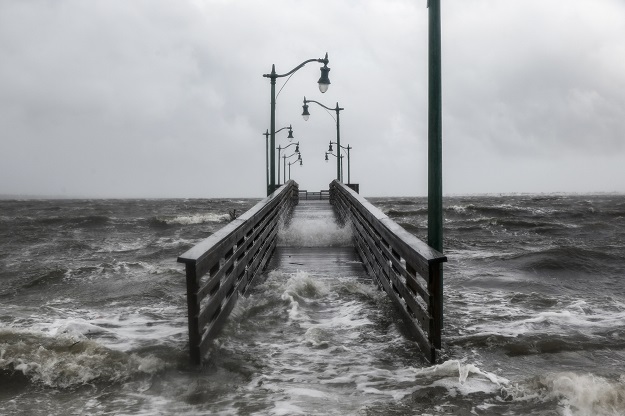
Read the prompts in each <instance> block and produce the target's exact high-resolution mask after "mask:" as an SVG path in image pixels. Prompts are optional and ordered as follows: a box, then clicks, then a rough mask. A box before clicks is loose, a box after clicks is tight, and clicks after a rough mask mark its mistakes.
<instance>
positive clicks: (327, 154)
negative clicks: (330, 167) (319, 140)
mask: <svg viewBox="0 0 625 416" xmlns="http://www.w3.org/2000/svg"><path fill="white" fill-rule="evenodd" d="M327 161H328V153H326V162H327Z"/></svg>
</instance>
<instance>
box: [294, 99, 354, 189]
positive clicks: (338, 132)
mask: <svg viewBox="0 0 625 416" xmlns="http://www.w3.org/2000/svg"><path fill="white" fill-rule="evenodd" d="M307 103H315V104H318V105H320V106H321V107H323V108H325V109H326V110H334V111H335V112H336V119H335V121H336V143H338V145H339V146H340V145H341V120H340V111H342V110H344V108H341V107H339V103H336V107H335V108H330V107H326V106H325V105H323V104H321V103H320V102H318V101H315V100H307V99H306V97H304V105H303V109H304V111H303V112H302V117H304V120H306V121H308V117H310V113H309V112H308V104H307ZM330 115H332V114H330ZM336 153H337V155H338V156H339V157H340V155H341V148H340V147H338V148H337V149H336ZM336 179H337V180H339V181H340V180H341V162H340V159H339V158H338V157H337V159H336Z"/></svg>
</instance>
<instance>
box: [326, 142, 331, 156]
mask: <svg viewBox="0 0 625 416" xmlns="http://www.w3.org/2000/svg"><path fill="white" fill-rule="evenodd" d="M331 151H332V142H330V147H328V152H331ZM326 160H327V157H326Z"/></svg>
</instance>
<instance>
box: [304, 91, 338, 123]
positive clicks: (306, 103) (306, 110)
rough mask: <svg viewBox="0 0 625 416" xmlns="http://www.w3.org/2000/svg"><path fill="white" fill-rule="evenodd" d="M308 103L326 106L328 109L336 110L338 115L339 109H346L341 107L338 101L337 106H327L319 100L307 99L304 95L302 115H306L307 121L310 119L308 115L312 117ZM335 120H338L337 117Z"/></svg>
mask: <svg viewBox="0 0 625 416" xmlns="http://www.w3.org/2000/svg"><path fill="white" fill-rule="evenodd" d="M308 103H315V104H317V105H319V106H321V107H323V108H325V109H326V110H332V111H336V114H337V115H338V113H339V111H341V110H345V109H344V108H342V107H339V103H336V107H335V108H330V107H327V106H325V105H323V104H321V103H320V102H319V101H315V100H307V99H306V97H304V105H303V106H302V108H303V111H302V117H304V120H306V121H308V117H310V113H309V112H308ZM335 121H336V119H335Z"/></svg>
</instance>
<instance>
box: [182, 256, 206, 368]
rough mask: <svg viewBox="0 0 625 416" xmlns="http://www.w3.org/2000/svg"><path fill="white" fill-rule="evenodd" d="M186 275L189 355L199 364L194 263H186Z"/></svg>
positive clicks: (198, 311)
mask: <svg viewBox="0 0 625 416" xmlns="http://www.w3.org/2000/svg"><path fill="white" fill-rule="evenodd" d="M185 270H186V275H187V313H188V317H189V357H190V359H191V364H192V365H200V363H201V362H202V356H201V353H200V332H199V328H198V327H199V320H198V316H199V314H200V308H199V306H198V302H197V292H198V290H199V286H198V282H197V273H196V264H195V262H194V263H186V265H185Z"/></svg>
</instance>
